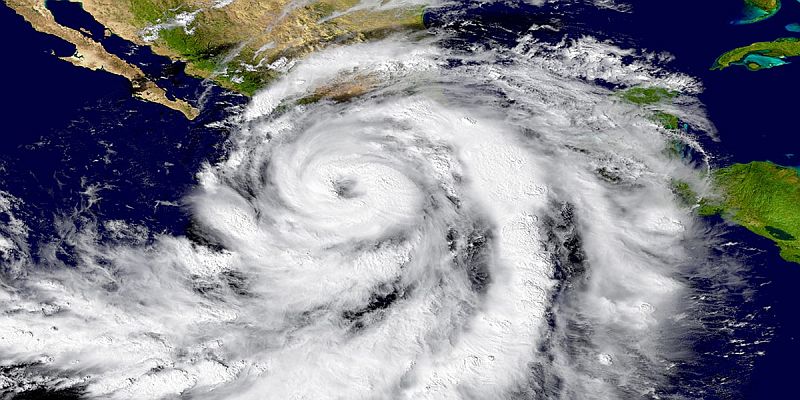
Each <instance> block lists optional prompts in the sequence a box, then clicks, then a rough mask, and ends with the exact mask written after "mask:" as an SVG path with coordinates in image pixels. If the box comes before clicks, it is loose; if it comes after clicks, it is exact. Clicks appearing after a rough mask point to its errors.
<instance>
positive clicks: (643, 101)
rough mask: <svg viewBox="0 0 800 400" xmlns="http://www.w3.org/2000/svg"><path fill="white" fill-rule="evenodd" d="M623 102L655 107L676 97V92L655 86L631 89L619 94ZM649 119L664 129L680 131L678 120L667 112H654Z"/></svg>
mask: <svg viewBox="0 0 800 400" xmlns="http://www.w3.org/2000/svg"><path fill="white" fill-rule="evenodd" d="M619 96H620V97H622V98H623V99H624V100H626V101H628V102H630V103H633V104H637V105H640V106H655V105H657V104H658V103H662V102H666V101H669V100H672V99H674V98H675V97H677V96H678V92H676V91H674V90H669V89H665V88H662V87H657V86H650V87H633V88H630V89H626V90H623V91H621V92H619ZM650 118H651V119H652V120H653V121H655V122H656V123H658V124H659V125H661V126H662V127H664V128H665V129H680V127H681V122H680V119H679V118H678V117H677V116H675V115H673V114H670V113H668V112H665V111H660V110H656V111H653V112H652V114H651V115H650Z"/></svg>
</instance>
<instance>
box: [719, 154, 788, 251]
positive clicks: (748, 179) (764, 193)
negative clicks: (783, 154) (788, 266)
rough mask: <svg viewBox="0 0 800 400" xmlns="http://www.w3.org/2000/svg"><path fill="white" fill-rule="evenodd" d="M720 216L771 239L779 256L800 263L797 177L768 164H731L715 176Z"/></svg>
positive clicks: (779, 167) (785, 169) (783, 168)
mask: <svg viewBox="0 0 800 400" xmlns="http://www.w3.org/2000/svg"><path fill="white" fill-rule="evenodd" d="M714 181H715V182H716V184H717V186H718V187H719V188H720V189H721V190H722V192H723V195H722V196H723V198H722V215H723V216H724V217H726V218H728V219H730V220H731V221H733V222H736V223H738V224H741V225H742V226H744V227H746V228H747V229H749V230H751V231H753V232H755V233H757V234H759V235H761V236H764V237H766V238H769V239H772V240H773V241H774V242H775V243H776V244H777V245H778V247H780V249H781V256H782V257H783V258H784V259H786V260H788V261H792V262H796V263H800V241H798V240H800V175H798V171H797V169H795V168H787V167H782V166H779V165H775V164H772V163H770V162H751V163H748V164H734V165H731V166H730V167H726V168H722V169H720V170H718V171H717V172H716V173H715V174H714Z"/></svg>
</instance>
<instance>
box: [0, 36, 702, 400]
mask: <svg viewBox="0 0 800 400" xmlns="http://www.w3.org/2000/svg"><path fill="white" fill-rule="evenodd" d="M626 55H629V54H627V53H626V51H624V50H622V49H618V48H616V47H614V46H612V45H610V44H607V43H603V42H600V41H597V40H595V39H592V38H590V37H584V38H582V39H579V40H576V41H569V42H566V41H565V42H563V43H561V44H558V45H554V46H549V45H545V44H540V43H537V42H536V41H535V40H534V39H532V38H531V37H526V38H524V39H523V40H522V41H521V42H520V43H518V44H517V45H516V47H513V48H506V49H494V50H485V49H481V48H478V47H475V48H462V49H458V50H456V49H450V50H448V49H447V48H445V47H444V46H442V45H441V42H439V39H438V38H437V39H429V38H422V39H420V38H407V37H390V38H388V39H385V40H383V41H380V42H376V43H371V44H358V45H349V46H340V47H333V48H330V49H328V50H325V51H322V52H319V53H316V54H314V55H312V56H311V57H309V58H308V59H306V60H304V61H302V62H300V63H298V64H297V65H295V66H294V67H293V68H292V69H291V70H290V71H289V72H288V74H286V75H285V76H284V77H283V78H281V79H280V80H279V81H278V82H276V83H274V84H273V85H271V86H270V87H269V88H267V89H265V90H264V91H263V92H261V93H259V94H257V95H256V96H255V98H254V99H253V100H252V102H251V104H249V105H248V106H247V108H246V110H244V111H243V112H242V115H241V116H240V117H239V119H237V123H238V124H239V128H237V132H236V133H235V134H234V137H233V139H232V140H233V148H232V149H231V150H230V153H229V154H228V156H227V158H226V160H224V161H223V162H222V163H220V164H218V165H210V166H208V167H207V168H205V169H204V170H203V171H202V172H201V173H200V185H199V187H198V188H197V190H196V191H195V192H194V193H193V194H192V195H191V196H189V197H188V198H187V199H186V203H187V204H188V205H189V207H190V209H191V214H192V216H193V226H192V228H191V234H190V235H187V236H186V237H171V236H163V235H162V236H160V237H158V239H157V240H156V241H155V242H154V243H152V244H146V245H145V244H134V245H131V244H127V245H119V244H115V245H112V244H101V242H99V241H98V240H97V237H96V235H95V234H94V232H80V233H78V234H76V236H75V237H74V238H73V240H74V242H75V244H76V247H77V249H78V251H79V254H80V265H78V266H77V267H76V268H73V269H59V270H54V269H48V268H43V269H36V270H31V271H30V272H29V273H28V275H27V278H26V279H20V280H17V281H14V282H12V283H8V284H6V285H5V286H4V287H2V288H0V296H1V297H0V301H2V302H3V303H4V306H5V307H8V308H9V309H13V310H15V311H14V312H13V313H6V314H5V315H3V317H2V318H3V320H2V323H0V336H2V337H3V338H4V340H5V341H6V345H4V347H3V348H2V355H3V360H4V362H5V365H12V364H13V365H25V366H26V367H25V368H24V369H23V368H22V367H20V368H18V369H17V370H9V371H12V372H14V373H16V374H17V375H16V376H15V378H14V379H15V382H16V383H15V384H16V385H24V384H29V385H33V384H38V383H43V382H44V383H47V384H49V385H51V386H52V387H55V388H64V387H80V388H82V390H83V391H84V392H85V394H86V396H89V397H93V396H96V397H103V398H105V397H110V398H120V399H122V398H135V399H146V398H151V399H157V398H164V397H166V398H170V397H175V396H179V395H182V396H188V397H190V398H199V399H202V398H242V399H379V398H380V399H383V398H386V399H406V398H407V399H500V398H507V399H521V398H585V399H588V398H598V399H601V398H620V397H630V396H633V397H637V398H638V397H645V396H654V395H656V394H658V393H659V392H660V391H662V390H664V388H665V387H667V386H668V385H670V384H671V383H670V374H671V372H670V368H671V367H670V365H674V364H675V363H679V362H681V361H682V360H684V358H690V357H691V355H689V354H682V350H681V349H682V347H681V346H680V344H679V342H680V336H681V332H682V329H684V328H686V326H688V325H690V322H682V320H683V319H685V320H690V319H691V309H690V307H689V306H687V305H686V304H683V303H682V300H683V299H685V298H686V296H687V293H688V292H689V291H690V290H691V289H690V288H688V287H687V286H686V284H685V282H684V281H683V280H682V279H681V276H682V275H681V274H682V273H683V268H684V267H685V266H686V265H687V263H689V262H690V260H692V258H693V257H696V256H697V252H699V251H701V250H698V249H696V248H695V247H696V246H695V247H692V246H689V245H688V243H690V242H691V241H695V242H696V241H699V240H701V239H702V238H701V237H700V235H701V233H700V232H699V229H698V228H697V227H696V226H695V225H696V223H695V222H694V221H693V217H692V215H691V213H690V211H689V210H688V209H686V208H684V207H682V206H681V205H680V204H679V203H678V202H677V201H676V200H675V198H674V195H673V194H672V192H671V191H670V182H671V180H672V179H674V178H681V179H685V180H690V179H698V178H696V176H697V174H696V171H695V170H694V167H693V166H690V165H687V164H685V163H683V162H681V161H679V160H675V159H673V158H670V157H669V156H668V155H666V154H665V152H664V151H663V150H664V148H665V147H666V146H667V142H668V140H672V139H674V138H673V137H670V136H669V135H671V133H669V132H667V131H665V130H663V129H661V128H660V127H659V126H658V125H657V124H656V123H654V122H652V121H650V120H649V119H648V118H647V117H646V116H645V115H643V114H642V112H641V110H640V109H638V108H637V107H635V106H634V105H631V104H628V103H625V102H624V101H622V100H621V99H620V98H619V97H618V96H614V95H613V93H612V92H611V91H609V90H608V89H606V88H604V87H602V86H598V85H596V84H594V83H592V80H593V79H594V78H597V77H601V78H603V79H604V80H605V81H607V82H611V83H613V84H617V85H634V84H638V83H643V82H658V83H659V84H660V85H663V86H666V87H671V88H675V89H680V90H681V91H682V92H683V93H691V92H692V91H694V90H696V89H697V85H696V83H695V82H694V81H693V80H692V79H690V78H688V77H685V76H682V75H677V74H670V73H666V72H663V71H656V70H655V69H653V68H651V67H648V66H647V65H646V64H645V63H644V61H642V62H641V63H640V62H636V63H633V64H630V63H623V62H622V61H621V60H622V58H623V57H625V56H626ZM601 57H602V59H603V61H601V62H598V60H599V59H600V58H601ZM343 82H344V83H343ZM353 82H355V85H356V86H358V87H359V88H360V92H359V94H358V95H357V96H347V97H346V98H344V97H342V96H340V97H336V96H332V97H324V96H323V97H322V98H321V99H315V101H307V99H308V98H309V97H313V96H314V94H315V93H323V92H325V93H327V92H330V91H336V90H337V88H340V87H342V86H343V85H348V84H349V85H353V84H354V83H353ZM326 91H327V92H326ZM684 97H686V98H681V99H678V100H677V101H676V103H677V104H683V106H682V108H680V109H676V113H681V116H682V118H685V119H686V120H691V121H694V123H695V124H696V125H700V126H702V125H703V124H705V126H708V123H707V122H706V121H705V118H704V116H703V113H702V110H701V109H700V108H699V107H698V106H697V105H696V103H695V102H694V101H693V100H692V99H691V98H689V97H688V96H684ZM709 131H710V128H709ZM673 135H674V134H673ZM684 139H685V140H687V141H689V140H690V139H689V138H684ZM700 184H701V183H700ZM3 243H5V242H3ZM8 243H9V246H10V245H12V244H13V243H12V242H8ZM687 329H688V328H687ZM9 360H10V361H9ZM6 383H7V384H10V383H8V382H6Z"/></svg>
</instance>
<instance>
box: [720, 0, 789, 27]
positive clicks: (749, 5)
mask: <svg viewBox="0 0 800 400" xmlns="http://www.w3.org/2000/svg"><path fill="white" fill-rule="evenodd" d="M780 9H781V2H780V0H744V9H743V10H742V17H741V18H740V19H737V20H734V21H732V22H731V23H732V24H734V25H745V24H754V23H756V22H760V21H763V20H765V19H767V18H770V17H772V16H773V15H775V14H777V13H778V11H780Z"/></svg>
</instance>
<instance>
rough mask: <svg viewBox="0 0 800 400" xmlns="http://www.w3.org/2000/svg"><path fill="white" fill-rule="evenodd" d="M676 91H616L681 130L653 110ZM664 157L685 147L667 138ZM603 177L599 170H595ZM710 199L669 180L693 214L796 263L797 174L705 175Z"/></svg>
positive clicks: (746, 170) (736, 171) (681, 153)
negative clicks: (762, 240) (759, 239)
mask: <svg viewBox="0 0 800 400" xmlns="http://www.w3.org/2000/svg"><path fill="white" fill-rule="evenodd" d="M678 94H679V93H678V92H675V91H671V90H668V89H665V88H660V87H634V88H630V89H626V90H623V91H621V92H618V94H617V95H618V96H620V97H621V98H622V99H624V100H626V101H628V102H630V103H633V104H636V105H639V106H641V107H642V108H643V109H646V110H648V111H650V112H651V118H652V119H653V120H654V121H655V122H657V123H658V124H659V125H661V126H662V127H663V128H664V129H667V130H678V129H684V130H685V129H686V127H685V123H683V122H681V121H680V119H679V118H678V117H677V116H675V115H673V114H670V113H667V112H664V111H661V110H659V108H660V107H659V104H660V103H664V102H666V101H670V100H673V99H674V98H675V97H677V96H678ZM665 151H666V152H667V154H670V155H671V156H673V157H675V158H678V159H685V158H686V151H685V143H684V142H682V141H680V139H673V140H672V141H671V147H669V148H667V149H665ZM598 172H599V173H601V175H602V174H603V171H598ZM710 178H711V180H712V182H713V187H714V191H716V193H715V194H711V195H709V196H701V195H698V193H697V191H696V190H695V189H694V188H693V187H692V185H691V184H690V183H689V182H686V181H682V180H677V179H676V180H673V181H672V182H671V186H672V191H673V193H674V194H675V196H676V197H677V198H678V200H679V201H680V202H681V203H683V204H684V205H686V206H687V207H691V208H692V209H693V210H694V211H695V212H696V213H697V215H700V216H704V217H709V216H713V215H720V216H722V217H723V218H724V219H725V220H727V221H730V222H733V223H735V224H738V225H741V226H743V227H745V228H747V229H748V230H750V231H752V232H754V233H756V234H758V235H760V236H763V237H766V238H768V239H770V240H772V241H773V242H775V243H776V244H777V245H778V247H779V248H780V254H781V257H783V258H784V259H785V260H787V261H790V262H795V263H799V264H800V241H799V240H800V169H798V168H789V167H783V166H779V165H776V164H773V163H770V162H760V161H759V162H751V163H748V164H734V165H731V166H728V167H725V168H720V169H716V170H713V171H711V172H710Z"/></svg>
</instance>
